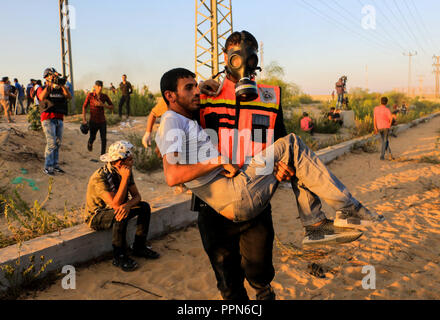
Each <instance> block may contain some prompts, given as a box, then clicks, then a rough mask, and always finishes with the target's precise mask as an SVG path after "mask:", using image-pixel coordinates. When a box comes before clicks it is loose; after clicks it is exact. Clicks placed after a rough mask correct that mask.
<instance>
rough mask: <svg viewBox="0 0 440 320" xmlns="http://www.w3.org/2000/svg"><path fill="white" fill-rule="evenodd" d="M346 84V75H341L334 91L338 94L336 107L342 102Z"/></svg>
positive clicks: (340, 105)
mask: <svg viewBox="0 0 440 320" xmlns="http://www.w3.org/2000/svg"><path fill="white" fill-rule="evenodd" d="M346 84H347V77H346V76H342V77H340V78H339V80H338V82H336V93H337V94H338V102H337V104H336V107H337V108H340V107H342V104H343V102H344V94H345V86H346Z"/></svg>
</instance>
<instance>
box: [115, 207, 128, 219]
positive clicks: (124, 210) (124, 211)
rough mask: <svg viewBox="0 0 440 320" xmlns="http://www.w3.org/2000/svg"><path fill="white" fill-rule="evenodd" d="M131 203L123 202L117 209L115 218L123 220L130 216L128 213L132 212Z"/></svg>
mask: <svg viewBox="0 0 440 320" xmlns="http://www.w3.org/2000/svg"><path fill="white" fill-rule="evenodd" d="M130 209H131V207H130V205H129V204H128V203H123V204H121V205H120V206H119V207H118V208H117V209H116V210H115V219H116V221H121V220H123V219H125V218H126V217H127V216H128V213H129V212H130Z"/></svg>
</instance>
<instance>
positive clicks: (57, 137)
mask: <svg viewBox="0 0 440 320" xmlns="http://www.w3.org/2000/svg"><path fill="white" fill-rule="evenodd" d="M42 126H43V131H44V134H45V135H46V150H45V151H44V156H45V158H46V160H45V161H44V168H46V169H53V168H55V167H58V154H59V149H60V146H61V140H62V137H63V120H61V119H49V120H44V121H43V122H42Z"/></svg>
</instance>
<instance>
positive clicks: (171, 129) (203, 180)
mask: <svg viewBox="0 0 440 320" xmlns="http://www.w3.org/2000/svg"><path fill="white" fill-rule="evenodd" d="M156 143H157V147H158V148H159V151H160V153H161V154H162V156H163V157H164V156H165V155H167V154H170V153H171V154H174V152H178V154H179V155H178V158H177V159H174V155H173V156H168V157H167V160H168V161H173V160H175V161H177V162H178V163H180V164H196V163H200V162H204V161H207V160H210V159H213V158H217V157H218V156H219V153H218V150H217V148H216V147H215V146H214V145H213V144H212V142H211V137H210V136H209V135H208V133H207V131H206V130H204V129H203V128H202V127H201V126H200V125H199V124H198V123H197V121H195V120H191V119H188V118H186V117H184V116H182V115H181V114H178V113H176V112H174V111H172V110H168V111H167V112H165V113H164V114H163V116H162V119H161V121H160V126H159V129H158V131H157V134H156ZM222 170H223V169H222V168H218V169H216V170H213V171H211V172H210V173H208V174H206V175H204V176H202V177H199V178H197V179H194V180H192V181H190V182H186V183H185V185H186V186H187V187H188V188H190V189H191V188H197V187H200V186H202V185H204V184H207V183H208V182H210V181H211V180H212V179H214V177H215V176H216V175H218V173H219V172H221V171H222Z"/></svg>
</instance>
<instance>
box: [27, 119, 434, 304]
mask: <svg viewBox="0 0 440 320" xmlns="http://www.w3.org/2000/svg"><path fill="white" fill-rule="evenodd" d="M439 128H440V118H435V119H434V120H432V121H430V122H429V123H425V124H421V125H419V126H417V127H415V128H412V129H410V130H408V131H406V132H404V133H402V134H401V135H400V136H399V137H398V138H393V139H392V140H391V148H392V150H393V152H394V155H395V156H398V157H400V159H406V160H410V161H379V154H378V153H352V154H349V155H346V156H343V157H342V158H340V159H338V160H336V161H334V162H333V163H331V164H330V169H331V170H332V171H333V172H334V173H335V174H336V176H338V177H339V178H340V179H341V180H342V181H343V182H344V183H345V184H346V185H347V186H348V187H349V189H350V190H351V192H352V193H353V194H354V196H355V197H356V198H358V199H359V200H360V201H361V202H362V203H364V204H365V205H366V206H367V207H369V208H372V209H375V210H376V211H377V212H379V213H381V214H384V215H385V216H386V219H387V220H386V222H385V223H383V224H382V225H380V226H376V227H373V228H370V229H369V230H367V232H366V233H365V234H364V235H363V236H362V237H361V238H360V239H359V240H358V241H356V242H353V243H351V244H345V245H341V246H338V247H322V248H317V249H313V250H312V249H307V250H304V249H302V248H301V240H302V237H303V228H302V227H301V224H300V221H299V220H298V219H297V216H298V214H297V210H296V209H295V206H294V201H293V196H292V193H291V191H290V190H288V189H287V188H285V187H284V186H283V187H282V188H280V189H279V190H278V192H277V193H276V195H275V197H274V199H273V201H272V205H273V216H274V227H275V231H276V241H275V243H274V265H275V270H276V276H275V279H274V281H273V282H272V284H273V287H274V288H275V291H276V294H277V298H278V299H284V300H291V299H439V298H440V267H439V261H440V165H439V164H432V163H427V162H423V161H417V160H420V159H423V157H424V156H435V157H436V158H437V159H440V151H439V144H440V140H439V135H440V133H439V132H438V130H439ZM84 141H85V140H84ZM84 153H85V152H83V154H84ZM80 157H81V156H80ZM411 159H412V160H411ZM81 161H84V163H87V161H88V160H87V159H84V160H81ZM83 175H84V176H85V175H86V173H85V172H84V173H83ZM141 177H142V178H143V179H144V180H149V179H150V177H148V176H147V175H141ZM144 180H143V181H144ZM324 209H325V210H326V212H327V213H328V214H327V215H328V217H329V218H332V217H333V216H334V211H333V210H331V209H329V208H328V207H326V206H324ZM152 246H153V248H154V249H155V250H157V251H158V252H160V253H161V255H162V257H161V258H160V259H158V260H155V261H149V260H138V261H139V264H140V268H139V269H138V270H137V271H135V272H132V273H124V272H122V271H120V270H119V269H117V268H114V267H113V266H112V265H111V260H106V261H103V262H101V263H97V264H93V265H91V266H88V267H83V268H78V269H77V273H76V289H75V290H63V289H62V288H61V279H60V280H58V281H57V282H56V283H55V284H54V285H52V286H51V287H49V288H48V289H46V290H44V291H42V292H38V293H32V294H31V295H30V296H29V297H28V298H30V299H220V298H221V296H220V294H219V292H218V291H217V289H216V281H215V277H214V273H213V271H212V269H211V267H210V264H209V261H208V258H207V256H206V255H205V253H204V251H203V248H202V244H201V240H200V235H199V232H198V229H197V227H195V226H193V227H189V228H187V229H186V230H182V231H179V232H175V233H172V234H169V235H167V236H165V237H163V238H161V239H157V240H154V241H152ZM312 262H315V263H318V264H320V265H321V266H322V267H323V268H324V270H325V276H326V278H324V279H321V278H317V277H314V276H312V275H311V274H309V273H308V269H307V266H308V264H310V263H312ZM366 265H371V266H373V267H374V268H375V273H376V289H369V290H365V289H363V288H362V279H363V277H364V276H366V275H367V274H363V273H362V268H363V266H366ZM370 275H371V273H370ZM112 281H119V282H124V283H128V284H131V285H135V286H138V287H140V288H143V289H145V290H148V291H151V292H153V293H155V294H157V295H160V296H161V298H159V297H156V296H154V295H152V294H150V293H146V292H144V291H142V290H139V289H136V288H133V287H130V286H126V285H120V284H114V283H112ZM370 283H371V282H370ZM246 286H247V288H248V289H249V286H248V285H247V283H246ZM249 293H250V295H251V296H252V297H253V294H254V292H253V290H252V289H249Z"/></svg>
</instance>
